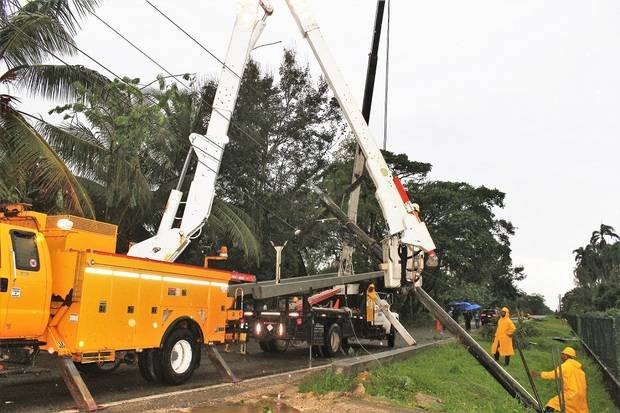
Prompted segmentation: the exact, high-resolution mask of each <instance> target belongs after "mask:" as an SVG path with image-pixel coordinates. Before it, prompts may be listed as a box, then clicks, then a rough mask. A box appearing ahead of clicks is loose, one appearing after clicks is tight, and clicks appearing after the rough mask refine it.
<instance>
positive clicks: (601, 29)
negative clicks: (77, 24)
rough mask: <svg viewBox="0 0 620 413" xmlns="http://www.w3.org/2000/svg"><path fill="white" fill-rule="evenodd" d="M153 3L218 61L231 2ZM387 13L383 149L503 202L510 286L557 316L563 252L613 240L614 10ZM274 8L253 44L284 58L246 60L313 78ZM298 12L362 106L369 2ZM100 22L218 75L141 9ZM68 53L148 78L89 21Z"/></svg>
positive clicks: (616, 196) (600, 0) (304, 52)
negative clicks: (302, 69)
mask: <svg viewBox="0 0 620 413" xmlns="http://www.w3.org/2000/svg"><path fill="white" fill-rule="evenodd" d="M152 1H153V3H154V4H156V5H157V6H158V7H160V8H161V9H162V10H163V11H165V12H166V13H167V14H168V15H169V16H170V17H171V18H172V19H174V20H175V21H176V22H177V23H179V24H180V25H181V26H182V27H184V28H185V29H186V30H188V31H189V32H190V33H191V34H193V35H194V36H196V37H197V38H198V39H200V41H201V42H203V43H204V44H205V45H206V46H207V47H208V48H209V49H210V50H211V51H212V52H213V53H214V54H215V55H217V56H218V57H220V58H222V59H223V57H224V55H225V51H226V48H227V46H228V40H229V36H230V33H231V30H232V26H233V22H234V18H235V13H236V11H237V7H236V1H234V0H225V1H223V0H201V1H197V0H193V1H190V0H176V1H174V2H172V1H163V0H152ZM391 1H392V5H391V8H392V19H391V37H390V39H391V41H390V49H391V50H390V98H389V101H388V102H389V124H388V145H387V146H388V149H389V150H391V151H394V152H405V153H407V154H408V155H409V157H410V158H411V159H414V160H419V161H423V162H430V163H431V164H432V165H433V171H432V173H431V175H430V178H431V179H442V180H454V181H465V182H468V183H471V184H474V185H485V186H488V187H493V188H498V189H500V190H502V191H504V192H506V193H507V197H506V208H505V209H504V210H501V211H498V214H499V215H500V216H501V217H502V218H505V219H508V220H510V221H512V222H513V223H514V224H515V226H516V227H517V233H516V235H515V236H514V237H513V238H512V247H513V260H514V263H515V264H517V265H524V266H525V270H526V273H527V274H528V277H527V279H526V280H525V281H523V282H522V283H521V284H520V286H521V288H523V289H524V290H525V291H527V292H530V293H531V292H540V293H543V294H544V295H545V297H546V299H547V304H548V305H550V306H551V307H552V308H556V307H557V295H558V294H560V293H564V292H566V291H567V290H569V289H571V288H572V287H573V279H572V268H573V265H574V260H573V255H572V253H571V251H572V250H573V249H575V248H576V247H578V246H581V245H585V244H586V243H587V241H588V240H589V235H590V233H591V232H592V231H593V230H594V229H596V228H597V227H598V226H599V225H600V224H601V223H602V222H603V223H606V224H609V225H612V226H614V227H616V229H618V230H620V191H619V190H618V178H620V166H619V163H618V156H619V153H620V140H619V139H618V137H619V135H620V2H618V1H617V0H594V1H585V0H581V1H577V0H469V1H462V0H443V1H418V0H391ZM273 3H274V6H275V10H276V11H275V13H274V15H273V16H272V17H271V18H270V19H269V20H268V26H267V28H266V30H265V32H264V34H263V36H262V38H261V41H259V43H268V42H273V41H282V44H280V45H277V46H270V47H265V48H261V49H258V50H256V51H255V52H254V53H253V57H254V58H255V59H256V60H258V61H259V62H260V63H261V64H262V66H263V68H264V69H265V70H276V69H277V67H278V64H279V61H280V58H281V55H282V48H283V47H295V48H297V49H298V51H299V54H300V56H301V57H302V58H303V59H306V60H309V61H310V63H311V67H312V68H313V69H314V70H315V71H316V73H318V66H317V65H316V64H314V62H313V59H312V55H311V51H310V49H309V48H308V47H307V45H306V44H305V41H304V40H303V39H302V38H301V37H300V34H299V32H298V29H297V27H296V26H295V24H294V22H293V19H292V17H291V16H290V15H289V12H288V8H287V7H286V4H285V3H284V0H274V1H273ZM311 3H312V4H313V8H314V11H315V14H316V15H317V17H318V20H319V23H320V25H321V27H322V29H323V31H324V35H325V37H326V39H327V41H328V43H329V45H330V47H331V49H332V53H333V54H334V56H335V57H336V60H337V61H338V62H339V64H340V67H341V70H342V71H343V73H344V76H345V78H346V79H347V81H348V82H349V85H350V86H351V88H352V89H353V91H354V93H356V95H357V97H358V101H359V102H360V103H361V96H362V93H363V85H364V77H365V74H366V62H367V54H368V51H369V47H370V41H371V34H372V33H371V31H372V25H373V21H374V15H375V7H376V1H375V0H338V1H334V0H332V1H329V0H314V1H311ZM98 14H99V16H100V17H102V18H103V19H104V20H106V21H108V23H110V24H111V25H112V26H114V27H115V28H117V29H118V30H119V31H120V32H122V33H123V34H124V35H126V36H127V37H128V38H129V39H131V40H132V41H134V42H135V43H137V44H138V45H139V46H141V47H142V48H144V50H146V51H147V52H148V53H150V54H152V55H153V56H154V57H155V58H156V59H157V60H158V61H159V62H160V63H161V64H162V65H164V66H165V67H166V68H167V69H168V70H170V71H171V72H173V73H188V72H189V73H197V74H204V75H207V74H209V75H214V74H217V73H218V72H219V68H218V65H217V62H216V61H215V60H214V59H213V58H212V57H210V56H208V55H207V54H206V53H205V52H204V51H202V50H201V49H200V48H199V47H198V46H196V45H195V44H193V43H192V42H191V41H190V40H189V39H188V38H187V37H185V36H184V35H183V34H182V33H180V32H179V31H178V30H177V29H175V28H174V27H173V26H172V25H171V24H170V23H169V22H168V21H166V20H164V19H163V18H162V17H161V16H160V15H158V14H157V13H156V12H155V11H154V10H153V9H151V8H150V7H149V6H148V4H147V3H146V2H144V1H142V0H129V1H128V0H124V1H120V0H105V1H104V2H103V5H102V7H101V8H100V9H99V11H98ZM384 39H385V36H384ZM77 42H78V45H79V46H80V47H82V48H84V50H85V51H87V52H88V53H90V54H92V56H93V57H95V58H97V59H98V60H100V61H102V62H104V63H105V64H106V65H107V66H108V67H109V68H110V69H112V70H113V71H115V72H116V73H119V74H121V75H128V76H131V77H140V78H141V79H142V81H143V83H146V82H148V81H150V80H152V79H154V78H155V77H156V75H157V74H158V73H160V72H161V70H160V69H159V68H157V67H156V66H155V65H154V64H153V63H151V62H149V61H148V60H147V59H145V58H144V57H143V56H141V55H139V54H138V53H137V52H136V51H135V50H133V49H131V47H130V46H128V45H127V44H126V43H124V42H123V41H122V40H121V39H119V38H118V37H117V36H116V35H115V34H114V33H112V32H111V31H110V30H109V29H107V28H106V27H105V26H103V24H101V23H100V22H99V21H97V20H96V19H94V18H91V19H89V20H88V21H87V22H86V23H85V24H84V27H83V31H82V32H81V33H80V34H79V36H78V37H77ZM381 53H382V55H381V56H380V60H381V62H380V69H379V73H378V78H377V85H376V89H375V100H374V102H373V103H374V106H373V107H374V109H373V115H372V119H371V127H372V129H373V131H374V132H375V137H377V140H378V141H380V140H381V139H382V134H383V132H382V119H383V103H384V100H383V91H384V83H383V82H384V77H385V72H384V68H383V65H384V64H385V45H384V44H382V52H381ZM73 61H75V62H80V63H82V64H84V65H86V66H89V67H93V68H97V67H96V66H95V65H94V64H93V63H92V62H90V61H88V60H87V59H86V58H83V57H80V58H75V59H73ZM97 69H98V68H97ZM25 103H26V102H25ZM36 109H37V110H40V111H45V110H46V109H47V107H46V106H45V105H43V106H41V105H37V106H36ZM422 208H424V206H423V205H422Z"/></svg>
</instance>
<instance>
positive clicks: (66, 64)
mask: <svg viewBox="0 0 620 413" xmlns="http://www.w3.org/2000/svg"><path fill="white" fill-rule="evenodd" d="M145 1H146V2H147V3H149V4H151V3H150V2H149V1H148V0H145ZM151 6H153V5H152V4H151ZM153 7H155V6H153ZM158 11H159V10H158ZM160 13H161V12H160ZM93 15H94V16H95V17H96V18H97V19H98V20H99V21H101V23H103V24H104V25H106V26H107V27H108V28H109V29H110V30H112V31H113V32H114V33H115V34H116V35H118V36H119V37H121V38H122V39H123V40H124V41H126V42H127V43H129V44H130V45H131V46H132V47H133V48H135V49H136V50H138V51H139V52H140V53H141V54H142V55H143V56H145V57H146V58H148V59H149V60H150V61H151V62H153V63H154V64H156V65H157V66H158V67H159V68H160V69H162V70H163V71H164V72H166V73H167V74H168V75H169V76H170V77H172V78H174V79H175V80H177V81H178V82H179V83H180V84H181V85H182V86H184V87H185V88H187V89H188V90H191V88H190V87H189V86H188V85H186V84H185V83H184V82H182V81H181V80H180V79H179V78H178V76H177V75H174V74H172V73H171V72H170V71H168V70H167V69H166V68H165V67H163V66H162V65H161V64H160V63H159V62H157V61H156V60H155V59H153V58H152V57H151V56H150V55H148V54H147V53H146V52H144V51H143V50H142V49H140V48H139V47H138V46H137V45H135V44H134V43H133V42H131V41H130V40H129V39H128V38H127V37H126V36H124V35H122V34H121V33H120V32H119V31H118V30H116V29H114V28H113V27H112V26H111V25H110V24H108V23H107V22H105V21H104V20H103V19H102V18H100V17H99V16H97V15H96V14H94V13H93ZM166 17H167V16H166ZM169 20H170V19H169ZM171 22H172V21H171ZM173 23H174V22H173ZM7 24H9V25H10V26H11V27H13V28H14V29H15V30H17V31H18V32H20V33H21V34H22V35H24V36H26V37H29V38H30V39H31V40H35V41H36V39H34V38H33V37H32V36H30V35H29V34H27V33H25V32H24V31H23V30H21V29H20V28H19V27H17V26H15V25H14V24H12V23H11V22H7ZM175 25H176V24H175ZM179 28H180V27H179ZM181 30H182V29H181ZM194 41H196V40H195V39H194ZM40 46H41V47H42V48H43V49H45V50H46V51H47V52H48V53H49V54H50V55H51V56H53V57H54V58H56V59H57V60H59V61H60V62H61V63H63V64H64V65H65V66H67V67H71V66H72V65H70V64H69V63H67V62H66V61H65V60H63V59H62V58H60V57H59V56H58V55H56V54H55V53H53V52H52V51H51V50H50V49H49V48H48V47H47V46H45V45H43V44H40ZM72 47H74V48H75V49H76V50H78V51H79V52H80V53H82V54H83V55H84V56H86V57H87V58H89V59H90V60H92V61H93V62H95V63H96V64H97V65H99V66H100V67H102V68H103V69H104V70H106V71H107V72H109V73H110V74H112V75H113V76H114V77H115V78H117V79H119V80H121V81H122V82H124V83H126V84H128V85H130V86H134V85H133V84H131V83H129V82H127V81H126V80H125V79H123V78H121V77H120V76H119V75H117V74H116V73H115V72H113V71H112V70H110V69H109V68H108V67H107V66H105V65H104V64H102V63H101V62H99V61H98V60H97V59H95V58H93V57H92V56H90V55H89V54H88V53H86V52H85V51H83V50H82V49H80V48H79V47H77V46H76V45H75V44H73V45H72ZM203 48H204V47H203ZM204 49H205V50H206V48H204ZM207 52H209V51H208V50H207ZM209 54H211V52H209ZM213 57H214V58H215V59H216V60H218V61H219V62H221V60H220V59H218V58H217V57H215V56H214V55H213ZM222 64H223V65H224V67H227V66H226V65H225V64H224V63H223V62H222ZM228 70H230V69H228ZM233 73H234V72H233ZM235 76H237V78H238V79H241V77H239V76H238V75H237V74H236V73H235ZM146 97H147V98H151V99H153V100H152V103H155V104H158V102H157V101H155V98H154V97H152V96H150V95H146ZM129 103H131V102H129ZM204 103H206V104H207V106H208V107H209V108H210V109H212V110H213V111H214V112H215V113H217V114H219V115H220V116H222V117H223V118H225V119H226V120H228V121H229V122H230V125H231V126H232V127H234V128H235V129H237V130H238V131H239V132H241V133H242V134H243V135H244V136H246V137H247V138H249V139H250V140H252V141H253V142H254V143H256V144H257V145H259V146H263V145H262V144H260V143H259V142H258V141H257V140H256V139H255V138H254V137H253V136H252V135H251V134H250V133H249V132H247V131H245V130H244V129H243V128H241V127H239V126H238V125H236V123H233V122H232V121H231V120H230V119H229V118H228V117H226V116H225V115H224V114H223V113H221V112H220V111H219V110H217V109H216V108H214V107H213V105H211V104H209V103H208V102H204ZM24 114H26V115H29V116H30V117H32V118H35V119H37V120H42V119H40V118H37V117H34V116H32V115H30V114H27V113H24ZM332 147H333V146H332ZM320 172H322V171H321V169H317V171H315V172H314V173H313V174H311V175H310V176H308V177H307V178H306V179H305V180H304V181H302V182H301V183H300V184H299V185H298V188H299V187H300V186H301V185H302V184H303V183H307V182H308V181H310V180H311V179H312V178H314V177H315V176H316V175H317V174H319V173H320ZM243 192H245V191H243ZM245 194H246V195H248V196H249V197H250V198H251V199H252V201H254V202H255V203H256V204H258V205H259V206H260V207H261V208H264V209H265V210H266V211H267V212H269V213H270V214H271V215H272V216H274V217H275V218H277V219H278V220H280V221H281V222H283V223H284V224H286V225H287V226H288V227H290V228H291V229H293V230H297V229H298V228H296V227H294V226H293V225H291V224H289V223H288V222H287V221H286V220H285V219H284V218H282V217H281V216H280V215H278V214H276V213H275V212H274V211H272V210H269V209H267V208H266V207H264V205H262V204H261V203H260V202H259V201H257V200H256V199H254V198H253V197H252V196H251V195H249V194H248V193H247V192H245Z"/></svg>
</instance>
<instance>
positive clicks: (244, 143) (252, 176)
mask: <svg viewBox="0 0 620 413" xmlns="http://www.w3.org/2000/svg"><path fill="white" fill-rule="evenodd" d="M278 75H279V79H278V81H276V80H275V79H274V76H273V75H272V74H269V73H263V72H261V70H260V67H259V66H258V65H257V64H256V63H255V62H250V63H249V65H248V67H247V69H246V71H245V74H244V79H243V84H242V87H241V90H240V95H239V99H238V102H237V109H236V110H235V113H234V115H233V123H234V124H235V126H234V127H231V129H230V131H229V136H230V143H229V144H228V145H227V147H226V151H225V153H224V160H223V162H222V167H221V170H220V177H219V180H218V192H217V194H218V197H221V198H222V199H225V200H228V201H230V202H234V203H235V205H237V206H239V207H240V208H241V209H243V210H244V211H246V212H247V213H248V214H249V216H250V217H251V218H252V220H253V221H254V222H255V223H256V228H257V231H258V234H260V235H259V238H260V240H261V250H262V254H261V257H262V258H261V260H260V263H259V264H258V265H256V266H252V267H250V269H251V270H252V271H254V272H256V273H257V274H258V275H259V276H261V277H265V278H273V268H274V255H275V254H274V250H273V247H272V246H271V245H270V243H269V242H270V241H273V242H274V243H276V244H278V245H281V244H282V243H283V242H285V241H288V244H287V246H286V248H285V249H284V258H283V274H284V275H285V276H291V275H304V274H308V273H315V272H317V271H319V270H321V269H323V266H324V265H325V263H326V262H327V261H328V260H326V258H325V256H324V255H322V254H321V253H319V251H320V244H321V242H322V240H323V239H324V237H323V235H325V236H331V232H329V231H327V230H326V229H325V230H322V229H320V230H319V231H318V233H317V232H312V233H311V234H309V235H306V234H305V233H301V234H299V235H298V236H295V232H296V229H297V228H301V227H302V226H304V225H305V224H306V223H307V222H308V221H309V220H312V219H315V215H316V208H317V205H318V202H317V201H316V199H315V198H314V197H313V195H312V194H311V191H310V189H309V182H310V180H315V181H318V180H319V179H320V176H321V175H322V173H323V172H324V171H325V169H326V168H327V166H328V165H329V162H330V161H331V157H330V153H331V150H332V149H333V147H334V143H335V142H337V141H338V140H339V139H340V137H342V136H344V133H345V130H344V127H343V124H342V121H341V115H340V110H339V108H338V105H337V103H336V101H335V99H334V98H333V96H332V95H331V93H330V91H329V87H328V86H327V83H326V82H325V81H324V80H323V79H321V78H319V79H314V78H313V77H312V76H311V74H310V69H309V68H308V67H307V66H302V65H300V64H299V63H298V62H297V60H296V56H295V53H294V52H293V51H292V50H286V51H285V53H284V56H283V60H282V63H281V65H280V67H279V69H278ZM316 224H317V226H321V225H319V223H318V222H317V223H316ZM230 261H231V262H230V265H237V262H238V261H236V257H234V256H232V257H231V260H230Z"/></svg>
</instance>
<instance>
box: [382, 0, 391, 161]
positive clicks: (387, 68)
mask: <svg viewBox="0 0 620 413" xmlns="http://www.w3.org/2000/svg"><path fill="white" fill-rule="evenodd" d="M391 4H392V2H391V1H390V0H387V27H386V33H385V40H386V43H385V101H384V103H383V106H384V107H383V150H386V148H387V135H388V130H387V128H388V90H389V76H390V14H391V12H390V9H391Z"/></svg>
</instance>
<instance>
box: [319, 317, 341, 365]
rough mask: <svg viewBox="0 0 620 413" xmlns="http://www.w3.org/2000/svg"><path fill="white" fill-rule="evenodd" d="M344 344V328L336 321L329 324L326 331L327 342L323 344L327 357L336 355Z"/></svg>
mask: <svg viewBox="0 0 620 413" xmlns="http://www.w3.org/2000/svg"><path fill="white" fill-rule="evenodd" d="M341 346H342V329H341V328H340V326H339V325H338V324H336V323H334V324H332V325H331V326H329V328H328V329H327V332H326V333H325V344H324V345H323V354H324V355H325V357H334V356H335V355H336V354H338V352H340V348H341Z"/></svg>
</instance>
